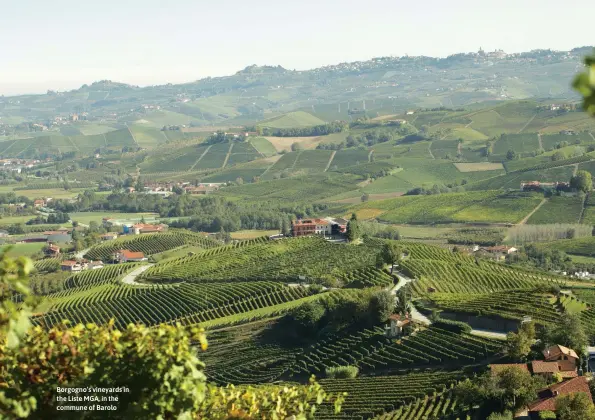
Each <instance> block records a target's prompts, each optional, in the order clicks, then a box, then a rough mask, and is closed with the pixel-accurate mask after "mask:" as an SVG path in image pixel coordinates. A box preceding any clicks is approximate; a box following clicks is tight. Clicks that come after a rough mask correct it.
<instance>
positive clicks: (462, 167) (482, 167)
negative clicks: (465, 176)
mask: <svg viewBox="0 0 595 420" xmlns="http://www.w3.org/2000/svg"><path fill="white" fill-rule="evenodd" d="M454 165H455V167H456V168H457V169H458V170H459V172H482V171H503V170H504V166H502V164H501V163H495V162H477V163H455V164H454Z"/></svg>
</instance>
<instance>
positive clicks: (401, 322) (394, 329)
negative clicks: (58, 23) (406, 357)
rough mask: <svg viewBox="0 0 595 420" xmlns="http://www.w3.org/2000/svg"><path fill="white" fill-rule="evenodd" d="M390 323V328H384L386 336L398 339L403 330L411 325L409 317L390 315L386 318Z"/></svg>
mask: <svg viewBox="0 0 595 420" xmlns="http://www.w3.org/2000/svg"><path fill="white" fill-rule="evenodd" d="M388 319H389V321H390V327H386V328H385V329H386V335H388V336H389V337H391V338H394V337H399V336H401V335H403V329H404V328H405V327H406V326H407V325H409V324H411V320H410V319H409V315H405V316H401V315H399V314H392V315H391V316H389V317H388Z"/></svg>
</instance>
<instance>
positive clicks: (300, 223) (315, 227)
mask: <svg viewBox="0 0 595 420" xmlns="http://www.w3.org/2000/svg"><path fill="white" fill-rule="evenodd" d="M346 230H347V220H345V219H341V218H332V217H326V218H324V219H298V220H294V221H292V222H291V233H292V235H293V236H296V237H297V236H309V235H339V234H344V233H345V232H346Z"/></svg>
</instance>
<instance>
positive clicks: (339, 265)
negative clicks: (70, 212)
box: [141, 238, 392, 284]
mask: <svg viewBox="0 0 595 420" xmlns="http://www.w3.org/2000/svg"><path fill="white" fill-rule="evenodd" d="M377 252H378V250H377V249H376V248H374V247H371V246H367V245H362V246H358V247H347V246H344V245H341V244H332V243H329V242H327V241H325V240H324V239H322V238H298V239H290V240H282V241H271V242H258V243H255V242H252V244H250V243H247V244H245V245H244V246H241V247H230V248H226V249H225V252H223V249H219V248H216V249H213V250H209V251H206V252H203V253H199V254H197V255H194V256H190V257H184V258H181V259H175V260H170V261H166V262H164V263H162V264H156V265H155V266H153V267H152V268H150V269H149V270H147V271H146V272H145V273H144V274H143V275H142V277H141V278H142V279H143V280H145V281H149V282H153V283H162V282H173V281H192V282H214V281H228V282H230V281H247V280H257V279H266V280H276V281H286V282H298V281H300V276H303V277H304V278H305V279H306V280H307V281H309V282H313V281H318V280H321V279H323V278H324V277H325V276H327V275H329V274H330V275H333V274H335V275H337V276H338V277H341V276H342V277H343V278H344V279H345V281H347V282H353V281H356V280H359V281H361V282H363V283H362V284H366V283H370V284H373V283H375V282H379V283H381V284H386V283H387V282H388V279H387V278H386V277H383V276H382V274H380V273H377V272H375V271H373V270H364V271H361V272H359V273H358V274H359V275H357V276H354V274H355V273H351V276H349V275H347V272H351V271H353V270H354V269H358V268H363V267H366V266H373V265H374V260H375V257H376V253H377ZM296 261H299V262H300V263H299V264H296ZM347 261H349V265H348V266H346V264H345V263H346V262H347ZM391 281H392V279H391Z"/></svg>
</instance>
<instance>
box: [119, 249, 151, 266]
mask: <svg viewBox="0 0 595 420" xmlns="http://www.w3.org/2000/svg"><path fill="white" fill-rule="evenodd" d="M114 259H116V260H117V261H118V262H121V263H123V262H140V261H146V260H147V258H145V254H144V253H143V252H133V251H130V250H129V249H121V250H119V251H118V252H116V253H115V255H114Z"/></svg>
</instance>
